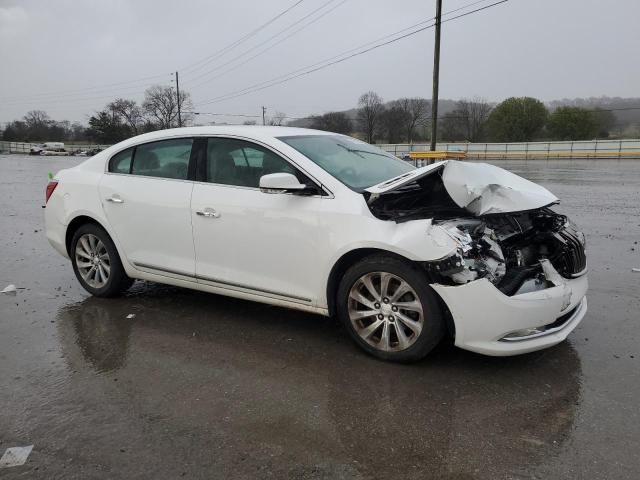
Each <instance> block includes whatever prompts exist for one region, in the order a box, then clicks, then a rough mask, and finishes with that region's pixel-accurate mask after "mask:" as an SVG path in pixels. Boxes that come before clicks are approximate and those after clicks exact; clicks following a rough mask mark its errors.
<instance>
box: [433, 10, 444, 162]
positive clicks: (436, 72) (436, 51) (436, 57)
mask: <svg viewBox="0 0 640 480" xmlns="http://www.w3.org/2000/svg"><path fill="white" fill-rule="evenodd" d="M441 23H442V0H436V41H435V46H434V47H433V94H432V95H431V151H434V150H435V149H436V140H437V138H438V84H439V82H440V24H441Z"/></svg>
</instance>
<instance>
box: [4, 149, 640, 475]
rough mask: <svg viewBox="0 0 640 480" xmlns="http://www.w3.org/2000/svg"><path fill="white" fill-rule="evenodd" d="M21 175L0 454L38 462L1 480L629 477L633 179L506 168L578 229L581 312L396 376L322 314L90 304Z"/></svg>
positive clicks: (219, 305)
mask: <svg viewBox="0 0 640 480" xmlns="http://www.w3.org/2000/svg"><path fill="white" fill-rule="evenodd" d="M14 158H15V156H14V157H12V159H11V160H10V161H6V160H3V159H2V158H1V157H0V173H2V175H1V176H0V182H3V183H2V188H3V189H5V191H8V193H9V194H8V195H7V196H5V197H3V198H0V226H5V227H6V226H7V225H9V226H10V228H3V229H2V230H0V248H2V249H3V252H4V255H3V256H0V287H1V286H4V284H8V283H15V284H16V285H17V286H18V287H20V288H23V290H19V291H18V294H17V296H15V297H11V298H9V297H2V296H0V387H1V388H0V405H3V406H5V409H3V411H2V413H0V450H2V451H4V449H6V448H8V447H11V446H15V445H27V444H34V449H33V452H32V453H31V456H30V457H29V460H28V462H27V463H26V464H25V465H23V466H21V467H14V468H13V469H6V470H2V471H0V477H3V478H5V477H6V478H47V479H48V478H65V479H67V478H78V479H92V478H110V479H111V478H123V479H124V478H127V479H128V478H154V479H161V478H167V479H173V478H181V477H182V476H184V477H186V478H189V477H191V478H415V479H429V478H438V479H485V478H486V479H494V478H636V475H635V473H637V471H638V466H639V464H638V460H637V458H636V457H635V455H634V454H633V452H635V451H637V448H638V446H639V440H638V438H639V437H638V434H639V431H640V430H639V428H638V422H635V421H634V420H633V419H634V418H635V417H634V416H637V412H638V410H637V401H636V399H637V394H638V393H640V392H638V388H639V387H638V385H640V383H639V382H638V380H639V376H640V375H639V372H638V370H639V369H638V367H637V363H636V362H637V358H636V357H637V354H638V353H639V352H637V350H636V349H637V345H638V328H639V327H638V325H637V322H636V321H634V319H635V318H636V315H635V314H634V312H636V311H637V310H638V307H639V306H640V305H639V301H638V295H637V292H638V286H637V282H636V283H635V284H633V283H632V281H633V276H632V275H633V274H632V273H630V272H629V265H631V264H633V262H637V263H638V266H640V261H639V259H640V256H639V255H638V252H637V251H636V250H631V248H632V245H633V240H634V239H636V240H640V238H638V237H640V235H639V234H640V220H638V215H640V213H638V212H636V213H635V215H636V216H635V217H633V215H634V214H633V213H631V214H630V213H628V210H629V209H627V204H628V203H629V201H630V198H631V197H632V196H633V195H634V194H635V193H634V192H636V193H637V191H638V187H640V163H639V164H638V165H637V166H629V165H627V164H624V165H622V166H621V167H620V168H621V171H624V172H625V178H624V179H623V180H619V179H618V181H617V182H616V178H615V176H614V175H613V174H612V173H611V172H609V171H608V170H607V169H605V168H602V169H599V170H598V169H595V170H594V169H593V168H592V167H591V166H590V165H585V164H584V162H582V164H581V165H576V166H570V165H569V166H568V165H566V164H565V163H558V164H553V163H551V164H548V165H546V166H545V167H544V168H543V169H542V170H540V167H539V165H537V164H535V165H531V163H532V162H520V163H518V162H509V163H508V166H509V167H510V168H511V169H513V170H514V171H515V172H516V173H520V174H523V175H525V176H527V177H529V178H533V179H534V180H536V179H537V180H538V181H541V182H542V183H543V184H545V185H547V186H549V187H550V188H551V190H552V191H554V193H556V194H557V195H558V196H560V197H561V198H562V199H563V204H562V206H561V208H563V209H565V210H566V211H568V213H570V215H571V216H572V217H573V218H574V219H575V220H576V221H577V222H578V223H579V224H582V225H583V226H585V229H586V231H587V235H588V239H589V240H588V241H589V261H590V268H591V272H592V276H591V285H592V288H591V292H590V312H589V314H588V316H587V318H586V319H585V322H584V324H583V325H581V326H580V327H579V328H578V329H577V330H576V332H575V333H574V334H573V335H572V336H571V338H570V341H568V342H565V343H563V344H561V345H559V346H557V347H555V348H552V349H549V350H546V351H543V352H538V353H534V354H530V355H525V356H521V357H514V358H489V357H483V356H480V355H475V354H472V353H468V352H464V351H461V350H458V349H456V348H454V347H452V346H451V345H447V344H444V345H442V346H441V347H439V348H438V349H437V350H436V352H434V354H433V355H431V356H430V357H429V358H428V359H427V360H426V361H424V362H420V363H418V364H415V365H409V366H407V365H394V364H389V363H384V362H380V361H377V360H375V359H372V358H370V357H368V356H366V355H364V354H362V353H361V352H360V350H358V349H357V347H355V346H354V345H352V343H351V341H350V340H349V339H348V337H347V335H346V334H345V332H343V331H342V329H341V328H340V326H339V325H338V324H337V322H336V321H335V320H332V319H327V318H323V317H320V316H315V315H310V314H304V313H300V312H295V311H289V310H284V309H280V308H276V307H269V306H265V305H261V304H254V303H250V302H245V301H241V300H236V299H231V298H225V297H220V296H217V295H210V294H205V293H201V292H195V291H189V290H185V289H179V288H173V287H166V286H161V285H155V284H150V283H145V282H137V283H136V284H135V286H134V288H133V289H132V291H131V292H129V293H128V294H127V295H126V296H124V297H121V298H117V299H98V298H92V297H88V296H87V295H86V294H85V293H84V292H82V291H81V290H80V287H79V286H78V285H77V282H76V281H75V278H74V277H73V273H72V271H71V268H70V266H69V264H68V262H67V261H66V260H64V259H62V258H60V257H58V256H57V254H55V253H54V252H53V251H52V250H51V249H50V247H49V246H48V245H47V243H46V239H44V237H43V236H42V234H41V233H37V232H36V233H33V234H32V233H31V232H33V231H34V230H39V229H41V228H42V227H41V211H40V210H38V208H39V202H40V201H41V199H40V198H38V197H36V194H35V193H33V192H34V191H39V190H40V189H39V186H38V185H35V186H33V185H32V183H34V182H35V180H33V179H32V178H31V177H32V176H33V175H34V171H35V172H38V175H39V176H38V178H39V177H40V176H42V175H41V173H42V171H46V169H49V168H50V166H49V165H43V164H40V163H38V162H42V161H43V160H42V159H38V160H36V163H34V164H30V166H29V167H25V166H24V164H20V165H19V164H18V163H16V161H15V160H14ZM63 161H66V162H69V161H70V160H67V159H65V160H60V159H56V162H59V163H60V164H62V163H63ZM501 165H502V164H501ZM554 169H556V170H558V171H559V173H558V175H555V174H554V171H555V170H554ZM535 177H537V178H535ZM596 178H601V179H604V180H603V182H605V183H598V182H597V181H595V180H594V179H596ZM7 179H10V180H7ZM559 179H560V180H559ZM554 182H555V183H554ZM585 184H588V185H590V187H589V192H590V195H589V196H587V197H585V195H584V186H583V185H585ZM614 184H615V188H614V187H613V185H614ZM581 192H582V193H581ZM615 205H619V206H620V207H621V210H607V209H608V208H609V207H608V206H615ZM601 208H602V209H604V210H606V211H607V214H606V215H604V214H603V213H602V211H601V210H600V209H601ZM611 208H613V207H611ZM10 214H11V215H14V214H15V215H16V216H9V215H10ZM630 215H631V217H632V218H635V220H634V221H635V223H634V224H630V223H624V221H625V219H626V220H628V219H629V216H630ZM21 233H22V235H21ZM638 250H640V248H638ZM636 275H637V274H636ZM131 313H133V314H135V317H134V318H131V319H128V318H127V315H129V314H131ZM479 321H482V319H479ZM632 355H633V358H632ZM616 357H617V358H616ZM1 453H2V452H0V454H1Z"/></svg>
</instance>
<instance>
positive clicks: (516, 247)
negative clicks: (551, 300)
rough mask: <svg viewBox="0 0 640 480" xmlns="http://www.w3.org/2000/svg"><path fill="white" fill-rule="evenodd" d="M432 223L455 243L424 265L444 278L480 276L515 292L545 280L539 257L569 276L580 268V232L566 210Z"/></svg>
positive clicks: (455, 279) (467, 279)
mask: <svg viewBox="0 0 640 480" xmlns="http://www.w3.org/2000/svg"><path fill="white" fill-rule="evenodd" d="M434 224H437V225H440V226H441V227H443V228H444V229H445V231H446V232H447V233H448V234H449V235H450V236H451V237H452V238H453V239H454V240H455V241H456V242H457V243H458V245H460V248H459V249H458V252H457V253H456V254H455V255H453V256H452V257H449V258H447V259H444V260H443V261H440V262H434V263H433V264H429V265H428V266H427V268H428V269H429V270H430V271H431V272H432V273H434V274H436V275H437V276H438V277H439V278H440V280H441V281H445V282H447V283H453V284H464V283H468V282H470V281H473V280H477V279H478V278H486V279H488V280H489V281H490V282H491V283H493V284H494V285H496V287H498V288H499V289H500V290H501V291H502V292H503V293H504V294H506V295H515V294H520V293H526V292H528V291H535V290H541V289H544V288H548V287H549V286H551V285H548V284H547V279H546V278H545V276H544V272H543V269H542V266H541V261H542V260H545V259H546V260H548V261H549V262H551V264H552V265H553V266H554V268H555V269H556V270H557V271H558V273H560V275H562V276H563V277H565V278H573V277H575V276H577V275H579V274H581V273H582V272H583V271H584V270H585V268H586V257H585V252H584V244H585V241H584V235H583V234H582V233H581V232H578V231H577V230H576V228H575V226H574V225H573V224H572V223H571V222H569V221H568V220H567V217H566V216H564V215H560V214H558V213H556V212H554V211H553V210H551V209H550V208H541V209H539V210H535V211H531V212H522V213H510V214H498V215H487V216H485V217H482V218H478V219H469V218H460V219H453V220H444V221H435V222H434Z"/></svg>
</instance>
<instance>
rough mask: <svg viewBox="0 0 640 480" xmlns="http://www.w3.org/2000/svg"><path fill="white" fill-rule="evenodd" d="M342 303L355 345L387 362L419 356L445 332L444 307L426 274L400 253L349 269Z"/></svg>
mask: <svg viewBox="0 0 640 480" xmlns="http://www.w3.org/2000/svg"><path fill="white" fill-rule="evenodd" d="M337 306H338V315H339V317H340V319H341V321H342V323H343V324H344V325H345V327H346V328H347V330H348V331H349V334H350V335H351V337H352V338H353V339H354V340H355V341H356V343H357V344H358V345H360V346H361V347H362V348H363V349H364V350H366V351H367V352H369V353H370V354H372V355H374V356H376V357H378V358H381V359H384V360H391V361H398V362H412V361H416V360H420V359H422V358H424V357H425V356H426V355H427V354H428V353H429V352H430V351H431V350H432V349H433V348H434V347H435V346H436V345H437V344H438V343H439V342H440V340H441V339H442V337H443V335H444V331H445V328H444V319H443V314H442V310H441V308H440V305H439V303H438V300H437V296H436V293H435V292H434V291H433V289H432V288H431V287H430V286H429V285H428V281H427V278H426V275H425V274H424V272H422V271H421V270H420V269H419V268H417V267H416V266H415V265H412V264H411V263H409V262H407V261H403V260H402V259H399V258H396V257H392V256H386V255H375V256H371V257H367V258H365V259H363V260H361V261H359V262H358V263H356V264H355V265H353V266H352V267H351V268H349V270H347V272H346V273H345V275H344V277H343V279H342V281H341V282H340V286H339V288H338V298H337Z"/></svg>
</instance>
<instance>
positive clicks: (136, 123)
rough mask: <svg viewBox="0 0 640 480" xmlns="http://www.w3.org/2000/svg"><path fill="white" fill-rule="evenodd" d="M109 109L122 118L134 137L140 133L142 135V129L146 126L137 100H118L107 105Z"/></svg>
mask: <svg viewBox="0 0 640 480" xmlns="http://www.w3.org/2000/svg"><path fill="white" fill-rule="evenodd" d="M107 108H109V109H110V110H111V111H112V112H114V113H116V114H117V115H119V116H120V117H122V119H123V120H124V121H125V123H126V124H127V125H129V127H130V128H131V132H132V133H133V134H134V135H138V133H140V129H141V127H142V125H143V124H144V113H143V111H142V108H140V106H139V105H138V104H137V103H136V102H135V100H125V99H124V98H116V99H115V100H114V101H113V102H111V103H110V104H108V105H107Z"/></svg>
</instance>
